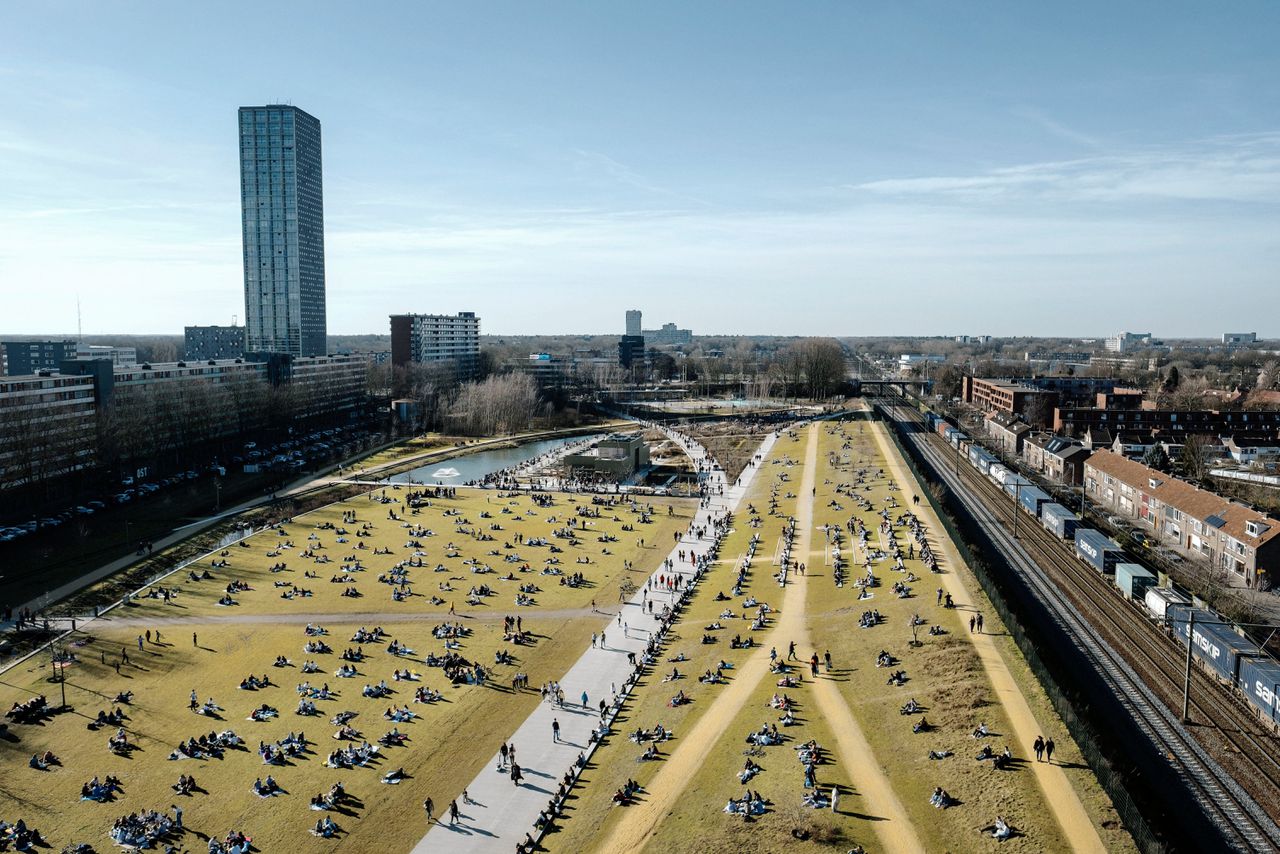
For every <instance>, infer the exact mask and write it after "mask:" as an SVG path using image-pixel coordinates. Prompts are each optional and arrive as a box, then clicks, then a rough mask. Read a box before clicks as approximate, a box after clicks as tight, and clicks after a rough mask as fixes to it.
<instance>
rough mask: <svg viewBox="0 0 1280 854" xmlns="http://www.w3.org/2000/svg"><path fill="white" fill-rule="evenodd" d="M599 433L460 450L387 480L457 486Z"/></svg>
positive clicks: (594, 437) (595, 436)
mask: <svg viewBox="0 0 1280 854" xmlns="http://www.w3.org/2000/svg"><path fill="white" fill-rule="evenodd" d="M600 435H603V434H599V435H591V436H571V437H569V438H567V439H540V440H538V441H536V442H526V443H525V444H523V445H517V446H516V447H514V448H494V449H493V450H489V451H477V452H476V453H474V454H462V455H460V456H456V457H447V458H444V459H437V460H432V461H431V462H430V463H428V464H427V465H425V466H420V467H418V468H416V469H413V470H412V471H407V472H403V473H401V474H397V475H392V476H391V477H389V478H387V482H388V483H409V482H410V481H412V482H413V483H429V484H433V485H434V484H441V485H444V486H460V485H461V484H464V483H468V482H470V481H473V480H480V479H481V478H483V477H485V476H486V475H490V474H493V473H494V472H496V471H500V470H501V469H505V468H510V467H511V466H514V465H518V464H520V463H523V462H525V461H527V460H531V459H533V458H534V457H537V456H541V455H542V454H545V453H547V452H548V451H552V450H555V449H557V448H560V447H562V446H564V445H567V444H570V443H573V442H581V441H583V440H586V439H590V440H595V439H598V438H600Z"/></svg>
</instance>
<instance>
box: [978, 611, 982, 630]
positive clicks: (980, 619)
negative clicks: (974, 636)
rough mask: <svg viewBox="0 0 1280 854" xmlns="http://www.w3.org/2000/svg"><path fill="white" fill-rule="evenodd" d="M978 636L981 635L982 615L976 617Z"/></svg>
mask: <svg viewBox="0 0 1280 854" xmlns="http://www.w3.org/2000/svg"><path fill="white" fill-rule="evenodd" d="M978 634H982V615H981V614H979V615H978Z"/></svg>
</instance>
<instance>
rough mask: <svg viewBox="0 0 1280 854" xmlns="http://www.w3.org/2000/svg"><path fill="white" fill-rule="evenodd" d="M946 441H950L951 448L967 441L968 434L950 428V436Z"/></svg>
mask: <svg viewBox="0 0 1280 854" xmlns="http://www.w3.org/2000/svg"><path fill="white" fill-rule="evenodd" d="M948 441H950V442H951V446H952V447H953V448H959V447H960V443H961V442H967V441H969V436H968V435H967V434H965V433H961V432H960V431H959V430H952V431H951V437H950V439H948Z"/></svg>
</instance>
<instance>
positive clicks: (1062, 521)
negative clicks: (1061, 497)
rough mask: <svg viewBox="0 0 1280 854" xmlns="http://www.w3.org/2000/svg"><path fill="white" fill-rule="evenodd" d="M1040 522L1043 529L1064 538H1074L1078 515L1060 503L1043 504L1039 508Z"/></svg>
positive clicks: (1078, 523)
mask: <svg viewBox="0 0 1280 854" xmlns="http://www.w3.org/2000/svg"><path fill="white" fill-rule="evenodd" d="M1040 524H1041V525H1043V526H1044V527H1045V530H1047V531H1049V532H1050V533H1052V534H1054V535H1055V536H1058V537H1061V538H1062V539H1064V540H1075V538H1076V528H1079V527H1080V517H1079V516H1077V515H1076V514H1074V513H1072V512H1071V511H1070V510H1068V509H1067V508H1065V507H1063V506H1062V505H1061V504H1045V505H1044V506H1043V507H1041V508H1040Z"/></svg>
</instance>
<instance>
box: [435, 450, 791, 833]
mask: <svg viewBox="0 0 1280 854" xmlns="http://www.w3.org/2000/svg"><path fill="white" fill-rule="evenodd" d="M668 435H669V436H670V437H671V438H672V439H673V440H675V441H676V442H678V443H679V444H680V445H681V446H682V447H683V448H684V450H685V452H686V453H687V454H688V455H689V457H690V459H692V460H693V461H694V465H695V466H696V465H698V464H699V463H701V462H703V461H706V460H708V455H707V452H706V449H704V448H703V447H702V446H701V445H699V444H697V443H696V442H694V441H693V440H692V439H689V438H687V437H685V436H682V435H680V434H676V433H674V432H670V431H668ZM775 438H776V437H775V435H774V434H770V435H769V437H768V438H766V439H765V441H764V443H763V444H762V445H761V447H760V449H759V452H760V453H762V454H766V455H767V454H768V452H769V450H770V449H771V448H772V446H773V442H774V440H775ZM759 468H760V467H759V466H751V467H749V468H748V469H747V470H746V471H744V472H743V474H742V477H741V478H739V481H740V482H739V484H738V485H729V484H727V483H725V477H724V474H723V472H720V471H715V472H712V473H711V474H710V475H709V476H708V477H707V480H706V483H707V484H708V487H709V491H710V492H712V493H718V492H719V490H720V489H721V488H723V490H724V493H723V494H713V495H712V496H711V499H710V506H709V507H704V508H701V509H699V510H698V512H697V513H696V514H695V516H694V519H693V522H692V523H690V530H691V531H692V529H694V528H698V527H704V526H705V527H707V528H710V527H711V522H712V521H713V520H714V519H716V518H718V517H720V516H722V515H723V514H724V513H725V512H727V511H734V510H736V509H737V506H738V504H739V503H740V502H741V500H742V497H743V496H744V495H745V494H746V492H747V490H748V488H749V487H750V485H751V481H752V480H753V479H754V477H755V475H756V473H757V472H758V471H759ZM714 542H715V541H714V539H712V537H711V535H710V534H709V535H708V536H707V537H705V538H702V539H695V538H694V537H693V535H692V534H691V533H689V532H687V533H686V534H685V535H684V536H683V537H681V539H680V541H679V543H677V544H676V546H675V547H674V548H673V549H672V550H671V554H670V558H671V560H672V561H673V562H674V565H675V568H676V571H677V572H679V573H680V574H682V575H684V576H686V577H688V576H690V575H691V574H692V571H691V568H692V566H693V564H692V563H691V562H690V561H689V558H688V555H689V552H690V551H692V552H693V553H694V554H695V555H697V556H699V557H701V556H703V555H705V554H706V553H707V551H708V550H709V549H710V548H711V546H712V545H714ZM681 549H683V550H684V552H685V562H684V563H683V564H682V563H681V562H680V559H679V554H678V552H679V551H680V550H681ZM664 573H665V574H668V575H669V574H670V571H668V570H666V569H665V568H659V569H658V570H657V571H655V572H654V574H653V580H654V584H655V587H656V584H657V576H658V575H660V574H664ZM644 596H645V593H644V590H643V588H641V590H640V591H638V592H637V593H636V594H635V595H634V596H632V597H631V599H630V600H629V601H628V602H627V603H626V604H625V605H624V606H623V607H622V608H621V612H620V613H619V614H617V616H616V618H615V619H613V620H610V621H609V622H608V623H606V624H605V625H604V632H603V634H604V637H605V642H604V643H603V644H602V645H601V646H600V647H592V648H590V649H588V650H587V651H586V652H584V653H583V654H582V657H581V658H579V659H578V661H577V662H576V663H575V664H574V665H573V666H572V667H571V668H569V670H568V672H567V673H565V675H564V676H563V677H562V678H561V680H560V685H561V687H562V689H563V690H564V693H565V706H564V707H563V708H557V707H555V706H554V705H551V704H549V703H543V704H541V705H539V706H538V707H537V708H536V709H534V711H533V712H532V713H531V714H530V715H529V716H528V718H526V719H525V720H524V722H523V723H522V724H520V726H519V727H518V728H517V729H516V730H515V732H514V733H513V734H512V735H511V736H509V737H508V738H507V741H508V743H510V744H513V745H515V748H516V762H517V763H518V764H519V765H520V767H521V769H522V771H523V773H524V782H523V783H522V784H521V785H520V786H515V785H513V784H512V782H511V779H510V777H509V776H508V775H507V774H506V773H505V772H501V771H498V770H497V768H498V755H497V754H494V756H493V757H492V758H491V759H490V760H489V762H488V764H487V765H486V767H485V770H483V771H481V772H480V774H479V775H478V776H477V777H476V778H475V779H474V780H473V781H471V784H470V785H469V786H468V787H467V792H468V794H469V796H470V798H471V802H470V803H463V802H461V801H459V803H458V809H459V812H460V820H459V821H458V823H457V824H450V823H449V820H448V806H449V805H448V803H442V802H438V803H437V804H436V814H437V816H442V817H443V818H440V819H438V820H437V822H436V824H434V825H433V826H432V827H431V828H430V830H429V831H428V833H427V835H426V836H424V837H423V839H422V841H421V842H419V843H418V845H417V846H416V847H415V848H414V852H415V854H430V852H436V851H449V852H451V854H452V852H486V854H487V852H502V854H510V852H511V851H513V850H514V849H515V846H516V844H517V843H518V842H520V841H521V840H523V839H524V838H525V834H531V835H534V836H536V835H537V834H536V832H535V831H534V829H533V825H534V821H535V820H536V819H537V817H538V813H539V812H540V811H541V810H543V809H544V808H546V807H547V805H548V804H549V803H550V801H551V798H552V796H553V795H554V794H555V792H556V789H558V788H559V785H560V780H561V779H562V778H563V777H564V775H565V773H566V772H567V771H569V770H570V768H571V767H572V766H573V763H574V761H575V760H576V759H577V757H578V755H579V754H580V753H587V744H588V739H589V737H590V734H591V730H592V729H593V728H594V727H596V726H598V725H599V721H600V718H599V703H600V701H601V700H604V701H605V702H606V703H609V702H610V701H611V700H612V699H613V697H614V691H615V689H620V688H622V687H623V686H624V685H625V684H626V682H627V679H628V677H629V676H630V675H631V673H632V672H633V668H632V667H631V665H630V663H629V662H628V661H627V653H630V652H634V653H636V654H637V655H639V654H640V653H641V652H642V651H643V650H644V647H645V645H646V644H647V643H648V641H649V638H650V635H651V633H652V632H653V631H654V630H655V629H656V628H657V627H658V624H659V623H658V618H657V616H656V615H655V616H649V615H647V614H645V613H643V605H642V602H643V599H644ZM653 598H654V599H655V600H656V601H657V602H658V604H659V605H661V604H664V602H663V600H664V598H668V597H666V594H655V595H654V597H653ZM669 598H672V599H673V598H674V596H671V597H669ZM623 624H625V626H626V629H625V631H624V626H623ZM584 692H585V693H586V695H587V703H586V708H583V705H582V703H581V699H582V694H583V693H584ZM553 720H557V721H559V723H560V741H559V743H556V742H554V741H553V740H552V733H551V724H552V721H553ZM588 755H589V754H588Z"/></svg>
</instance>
